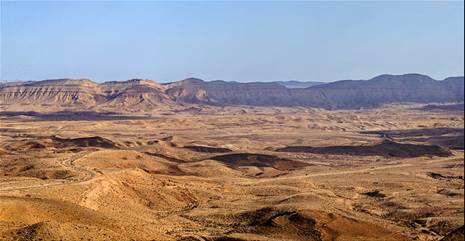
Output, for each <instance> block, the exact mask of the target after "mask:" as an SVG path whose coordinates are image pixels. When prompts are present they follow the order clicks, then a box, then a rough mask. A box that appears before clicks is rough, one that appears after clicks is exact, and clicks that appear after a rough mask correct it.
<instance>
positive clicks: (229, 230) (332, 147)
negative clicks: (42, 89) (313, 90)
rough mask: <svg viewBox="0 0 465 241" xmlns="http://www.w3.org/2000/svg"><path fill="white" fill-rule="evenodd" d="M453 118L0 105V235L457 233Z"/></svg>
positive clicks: (403, 112)
mask: <svg viewBox="0 0 465 241" xmlns="http://www.w3.org/2000/svg"><path fill="white" fill-rule="evenodd" d="M463 128H464V117H463V111H456V110H426V109H424V108H422V105H418V104H412V105H408V104H402V105H400V104H399V105H385V106H382V107H378V108H373V109H366V110H332V111H331V110H324V109H317V108H303V107H302V108H292V107H289V108H284V107H283V108H278V107H243V106H231V107H218V106H202V105H199V106H194V107H189V108H185V109H179V110H175V111H173V110H163V109H161V110H156V111H152V112H150V113H129V112H128V113H118V114H116V113H106V112H101V113H99V112H85V111H84V112H75V113H72V114H70V113H61V114H60V113H56V112H53V113H52V112H50V113H49V112H47V110H46V109H45V110H41V111H39V112H11V111H10V112H1V114H0V240H157V241H165V240H166V241H168V240H170V241H171V240H172V241H175V240H176V241H202V240H204V241H205V240H209V241H213V240H214V241H228V240H229V241H246V240H247V241H252V240H257V241H285V240H289V241H290V240H295V241H307V240H308V241H310V240H312V241H313V240H360V241H362V240H363V241H364V240H386V241H387V240H442V239H443V240H463V224H464V216H463V212H464V200H463V198H464V179H463V172H464V166H463V162H464V154H463ZM460 228H461V229H460Z"/></svg>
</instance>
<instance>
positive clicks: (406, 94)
mask: <svg viewBox="0 0 465 241" xmlns="http://www.w3.org/2000/svg"><path fill="white" fill-rule="evenodd" d="M463 101H464V77H463V76H461V77H450V78H446V79H444V80H435V79H432V78H431V77H429V76H426V75H420V74H405V75H380V76H377V77H375V78H372V79H370V80H342V81H336V82H331V83H321V82H298V81H289V82H253V83H239V82H226V81H210V82H207V81H203V80H201V79H195V78H189V79H185V80H181V81H176V82H172V83H167V84H159V83H156V82H154V81H151V80H143V79H133V80H128V81H111V82H104V83H96V82H93V81H91V80H88V79H55V80H43V81H28V82H6V83H3V84H0V110H24V109H30V110H36V109H40V108H45V109H57V108H58V109H69V108H75V109H81V110H82V109H86V110H88V109H96V108H97V109H102V108H103V109H110V110H111V109H114V110H122V109H128V110H134V111H138V110H144V111H149V110H152V109H155V108H158V107H167V108H170V107H175V106H180V105H181V106H183V105H187V104H203V105H214V106H229V105H248V106H279V107H292V106H305V107H318V108H325V109H360V108H372V107H377V106H381V105H383V104H389V103H405V102H413V103H451V102H455V103H461V102H463Z"/></svg>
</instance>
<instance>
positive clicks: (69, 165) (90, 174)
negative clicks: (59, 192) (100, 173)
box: [0, 152, 97, 192]
mask: <svg viewBox="0 0 465 241" xmlns="http://www.w3.org/2000/svg"><path fill="white" fill-rule="evenodd" d="M89 153H91V152H83V153H78V154H76V155H73V156H71V157H70V158H66V159H63V160H62V161H60V165H61V166H63V167H64V168H66V169H71V170H74V171H76V172H77V173H85V176H84V177H83V178H80V179H68V180H54V181H52V182H49V183H39V184H32V185H27V186H18V187H11V186H10V187H0V192H4V191H17V190H25V189H32V188H43V187H50V186H59V185H70V184H71V185H73V184H79V183H83V182H87V181H90V180H92V179H94V178H95V176H96V175H97V172H95V171H93V170H90V169H86V168H84V167H77V166H75V165H74V161H76V160H78V159H80V158H83V157H85V156H86V155H88V154H89Z"/></svg>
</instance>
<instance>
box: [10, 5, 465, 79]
mask: <svg viewBox="0 0 465 241" xmlns="http://www.w3.org/2000/svg"><path fill="white" fill-rule="evenodd" d="M463 9H464V4H463V2H444V1H436V2H340V1H339V2H154V1H138V2H133V1H132V2H129V1H127V2H122V1H95V2H94V1H76V2H69V1H50V2H38V1H32V2H25V1H5V0H2V1H1V20H2V25H1V26H2V28H1V42H2V45H1V46H2V47H1V57H2V63H1V67H2V70H1V71H2V72H1V73H2V76H1V79H4V80H37V79H48V78H62V77H67V78H81V77H83V78H84V77H85V78H91V79H94V80H96V81H106V80H124V79H130V78H149V79H153V80H156V81H161V82H163V81H165V82H166V81H173V80H179V79H184V78H186V77H199V78H203V79H206V80H214V79H223V80H234V81H243V82H246V81H276V80H317V81H333V80H340V79H367V78H371V77H373V76H375V75H378V74H382V73H392V74H401V73H412V72H416V73H424V74H428V75H431V76H432V77H434V78H437V79H442V78H444V77H446V76H456V75H463V72H464V67H463V66H464V46H463V45H464V31H463V28H464V26H463V25H464V12H463Z"/></svg>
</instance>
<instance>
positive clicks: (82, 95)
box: [0, 79, 104, 106]
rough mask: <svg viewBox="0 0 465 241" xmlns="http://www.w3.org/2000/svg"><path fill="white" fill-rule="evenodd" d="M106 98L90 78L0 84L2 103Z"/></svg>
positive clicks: (83, 102)
mask: <svg viewBox="0 0 465 241" xmlns="http://www.w3.org/2000/svg"><path fill="white" fill-rule="evenodd" d="M102 98H104V97H103V96H102V94H101V91H100V89H99V88H98V85H97V84H96V83H94V82H92V81H90V80H86V79H81V80H69V79H59V80H44V81H38V82H28V83H24V84H23V83H16V84H9V85H4V86H3V87H1V86H0V104H2V105H43V106H54V105H62V106H65V105H86V106H92V105H95V104H96V103H98V102H99V101H101V99H102Z"/></svg>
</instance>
